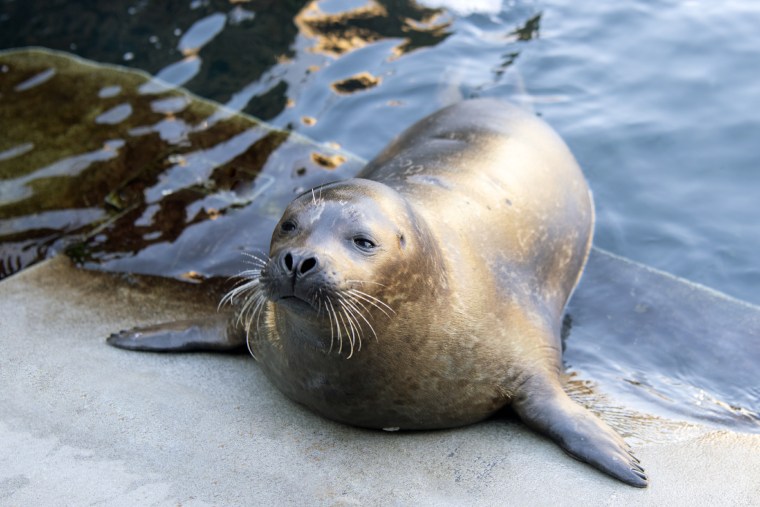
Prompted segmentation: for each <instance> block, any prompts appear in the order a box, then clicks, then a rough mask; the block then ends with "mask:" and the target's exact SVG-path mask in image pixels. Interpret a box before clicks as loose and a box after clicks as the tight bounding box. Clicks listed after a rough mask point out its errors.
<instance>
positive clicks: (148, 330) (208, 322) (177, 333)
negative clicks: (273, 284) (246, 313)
mask: <svg viewBox="0 0 760 507" xmlns="http://www.w3.org/2000/svg"><path fill="white" fill-rule="evenodd" d="M233 320H234V319H231V318H230V317H229V315H219V316H215V317H210V318H204V319H191V320H179V321H175V322H166V323H163V324H156V325H153V326H145V327H135V328H132V329H128V330H123V331H119V332H118V333H113V334H112V335H111V336H109V337H108V338H107V339H106V343H108V344H109V345H113V346H114V347H118V348H120V349H128V350H139V351H149V352H195V351H211V352H229V353H239V352H245V351H246V338H245V333H243V332H240V330H238V329H236V328H235V327H234V326H233V325H231V324H230V322H232V321H233Z"/></svg>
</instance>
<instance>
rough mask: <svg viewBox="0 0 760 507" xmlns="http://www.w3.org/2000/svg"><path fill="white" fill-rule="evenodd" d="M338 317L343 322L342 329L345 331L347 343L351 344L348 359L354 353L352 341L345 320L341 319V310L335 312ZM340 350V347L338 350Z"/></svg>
mask: <svg viewBox="0 0 760 507" xmlns="http://www.w3.org/2000/svg"><path fill="white" fill-rule="evenodd" d="M337 315H338V317H339V318H340V321H341V322H342V323H343V330H344V331H345V332H346V339H347V340H348V343H349V345H350V346H351V351H350V352H349V354H348V358H349V359H350V358H351V356H353V355H354V342H353V339H352V338H351V334H350V333H349V331H348V326H347V325H346V321H345V320H343V312H337ZM338 330H340V327H338ZM342 345H343V341H342V340H341V346H342ZM338 352H340V349H339V350H338Z"/></svg>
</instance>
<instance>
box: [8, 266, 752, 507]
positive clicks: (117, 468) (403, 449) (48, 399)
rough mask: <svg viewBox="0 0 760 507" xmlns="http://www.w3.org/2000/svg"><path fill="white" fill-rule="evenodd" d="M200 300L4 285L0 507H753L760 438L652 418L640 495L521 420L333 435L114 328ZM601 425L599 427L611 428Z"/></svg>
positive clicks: (265, 396) (32, 272)
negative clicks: (112, 338) (144, 350)
mask: <svg viewBox="0 0 760 507" xmlns="http://www.w3.org/2000/svg"><path fill="white" fill-rule="evenodd" d="M208 309H209V305H208V300H207V298H205V297H204V296H203V294H200V293H197V292H196V291H194V290H193V289H191V288H187V289H177V287H175V286H173V285H172V284H166V285H159V286H152V285H149V284H144V283H141V282H139V281H135V280H134V279H132V278H129V277H119V276H113V275H108V274H103V273H94V272H86V271H81V270H77V269H75V268H73V267H71V266H70V265H69V262H68V261H67V260H66V259H65V258H56V259H53V260H50V261H46V262H45V263H42V264H40V265H37V266H35V267H33V268H30V269H28V270H26V271H24V272H22V273H20V274H17V275H15V276H13V277H11V278H9V279H6V280H4V281H3V282H1V283H0V321H1V322H2V327H1V328H0V347H1V348H2V354H0V407H1V408H0V456H2V459H0V504H2V505H64V504H65V505H92V504H102V505H180V504H181V505H578V504H586V505H632V504H636V505H757V504H758V501H760V500H759V499H760V436H758V435H750V434H739V433H731V432H727V431H715V430H711V429H709V428H706V427H702V426H698V425H694V424H685V423H678V422H674V421H666V420H661V419H656V418H655V419H653V418H650V417H646V416H643V415H642V417H640V418H636V422H634V424H638V425H639V426H640V427H639V428H638V430H637V434H638V435H639V436H640V438H638V439H637V441H636V442H633V443H634V445H635V446H636V448H637V453H638V455H639V457H640V458H641V460H642V461H643V462H644V463H645V464H646V466H647V471H648V473H649V475H650V479H651V485H650V487H649V488H647V489H645V490H637V489H634V488H630V487H628V486H625V485H623V484H621V483H618V482H616V481H614V480H612V479H609V478H607V477H606V476H604V475H602V474H600V473H598V472H596V471H595V470H593V469H591V468H590V467H588V466H586V465H584V464H581V463H578V462H576V461H574V460H572V459H570V458H568V457H567V456H565V455H564V454H563V453H562V451H561V450H559V448H558V447H556V446H555V445H554V444H552V443H551V442H549V441H547V440H545V439H543V438H541V437H539V436H536V435H534V434H533V433H531V432H530V431H528V430H527V429H526V428H524V427H523V426H522V425H521V424H520V423H519V422H518V421H514V420H492V421H488V422H485V423H482V424H477V425H474V426H471V427H468V428H461V429H456V430H448V431H437V432H422V433H404V434H399V433H384V432H375V431H366V430H360V429H356V428H351V427H348V426H343V425H340V424H336V423H333V422H330V421H327V420H325V419H322V418H320V417H318V416H316V415H314V414H311V413H310V412H308V411H307V410H306V409H304V408H302V407H300V406H298V405H296V404H294V403H292V402H290V401H289V400H287V399H286V398H284V397H283V396H282V395H281V394H280V393H279V392H277V391H276V390H275V389H274V388H273V387H272V386H271V385H270V384H269V383H268V381H267V380H266V379H265V378H264V376H263V374H262V373H261V371H260V370H259V368H257V366H256V364H255V362H254V361H253V360H252V359H251V358H248V357H244V356H224V355H211V354H177V355H171V354H140V353H131V352H126V351H122V350H117V349H114V348H111V347H108V346H106V345H105V344H104V341H103V340H104V337H105V336H107V335H108V334H109V333H110V332H112V331H114V330H115V329H119V328H123V327H129V326H132V325H134V324H135V323H138V322H139V323H148V322H159V321H163V320H172V319H176V318H182V317H188V316H190V315H197V314H198V313H199V312H205V311H208ZM604 415H605V414H602V416H604Z"/></svg>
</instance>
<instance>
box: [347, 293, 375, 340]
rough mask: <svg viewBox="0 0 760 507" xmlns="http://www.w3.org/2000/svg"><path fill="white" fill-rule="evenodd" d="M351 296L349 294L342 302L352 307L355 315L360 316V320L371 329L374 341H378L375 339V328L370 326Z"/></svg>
mask: <svg viewBox="0 0 760 507" xmlns="http://www.w3.org/2000/svg"><path fill="white" fill-rule="evenodd" d="M351 298H353V296H350V295H349V299H348V300H345V301H344V302H345V303H346V305H348V306H349V308H352V309H353V311H354V313H355V314H356V315H358V316H359V317H361V319H362V320H363V321H364V322H365V323H366V324H367V326H368V327H369V330H370V331H372V334H373V335H374V337H375V341H379V340H378V339H377V333H376V332H375V328H374V327H372V324H370V323H369V321H368V320H367V318H366V317H365V316H364V314H363V313H362V312H361V310H359V308H358V307H357V306H356V304H355V301H354V300H353V299H351Z"/></svg>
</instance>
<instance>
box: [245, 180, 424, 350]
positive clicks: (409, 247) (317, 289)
mask: <svg viewBox="0 0 760 507" xmlns="http://www.w3.org/2000/svg"><path fill="white" fill-rule="evenodd" d="M425 229H426V228H425V227H424V226H423V225H421V223H420V219H419V217H417V216H416V214H415V213H414V211H413V209H412V208H411V207H410V205H409V203H408V202H407V200H406V199H405V198H404V197H403V196H402V195H400V194H399V193H397V192H396V191H395V190H393V189H392V188H390V187H388V186H386V185H384V184H382V183H378V182H376V181H370V180H364V179H350V180H345V181H341V182H337V183H332V184H328V185H324V186H322V187H318V188H315V189H313V190H309V191H308V192H305V193H303V194H301V195H300V196H298V197H296V199H294V200H293V202H291V203H290V205H289V206H288V207H287V209H286V210H285V212H284V213H283V216H282V218H281V219H280V221H279V223H278V224H277V226H276V227H275V230H274V232H273V234H272V242H271V246H270V251H269V259H268V260H266V263H265V264H264V265H262V266H261V269H260V272H259V273H257V274H258V280H257V285H256V288H257V291H255V292H256V294H258V298H259V300H260V303H261V304H253V303H251V304H249V305H247V307H248V308H249V309H253V310H254V311H261V310H264V311H266V312H267V313H269V314H270V315H271V318H272V319H273V321H272V320H270V322H271V323H272V324H273V325H274V326H275V327H279V328H282V329H280V330H279V331H278V333H277V334H278V335H280V336H295V335H300V336H301V338H300V339H302V340H303V341H304V342H306V343H308V344H310V345H312V346H316V347H318V348H324V349H326V351H330V350H332V349H333V348H334V349H335V350H337V351H339V352H342V351H343V350H346V351H347V354H348V355H349V356H350V355H351V354H353V353H354V351H355V350H359V348H360V347H361V340H362V337H364V338H367V337H370V338H377V336H378V334H379V333H381V330H382V328H383V327H384V326H385V325H387V324H388V322H389V321H391V320H392V319H393V318H394V317H395V314H396V310H395V308H394V307H395V306H397V305H399V304H401V303H403V301H401V300H400V299H401V298H399V296H398V295H399V294H407V295H408V296H406V297H413V295H414V294H415V293H416V292H417V291H416V290H414V288H411V289H406V290H399V288H400V286H401V285H404V286H406V285H408V284H412V283H414V278H415V276H416V275H417V272H418V271H419V265H418V264H419V262H418V259H420V258H423V259H427V258H428V257H429V255H428V253H427V252H428V250H429V244H431V243H432V242H431V241H430V239H429V237H428V236H429V235H428V234H426V233H425ZM252 294H253V293H252ZM250 300H251V298H249V301H250ZM265 300H266V301H265ZM245 307H246V305H244V308H245ZM257 307H260V308H259V309H258V310H256V308H257ZM249 320H250V319H249Z"/></svg>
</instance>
